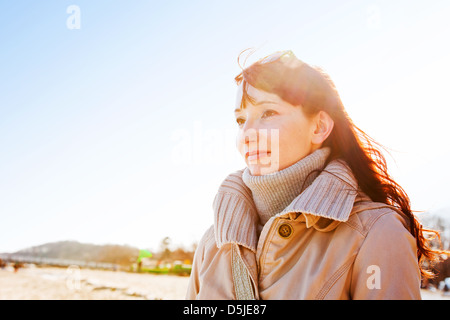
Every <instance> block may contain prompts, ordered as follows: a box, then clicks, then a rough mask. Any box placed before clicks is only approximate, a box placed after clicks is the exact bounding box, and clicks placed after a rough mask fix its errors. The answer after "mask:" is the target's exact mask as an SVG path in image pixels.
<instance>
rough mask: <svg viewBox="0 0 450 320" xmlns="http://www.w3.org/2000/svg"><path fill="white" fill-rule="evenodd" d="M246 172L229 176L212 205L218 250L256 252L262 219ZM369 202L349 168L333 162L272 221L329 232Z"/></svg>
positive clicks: (242, 171)
mask: <svg viewBox="0 0 450 320" xmlns="http://www.w3.org/2000/svg"><path fill="white" fill-rule="evenodd" d="M244 171H245V169H241V170H239V171H236V172H234V173H232V174H230V175H228V176H227V177H226V179H225V180H224V181H223V182H222V184H221V185H220V187H219V190H218V192H217V194H216V196H215V198H214V203H213V209H214V234H215V238H216V244H217V246H218V247H221V246H222V245H224V244H226V243H236V244H239V245H242V246H244V247H247V248H249V249H250V250H252V251H253V252H256V247H257V243H258V236H259V233H258V225H259V215H258V213H257V210H256V206H255V203H254V201H253V197H252V192H251V190H250V189H249V188H248V187H247V186H246V184H245V183H244V182H243V180H242V176H243V173H244ZM367 201H369V202H370V201H371V200H370V198H369V197H367V195H365V194H364V193H362V192H361V190H359V189H358V183H357V181H356V179H355V177H354V176H353V173H352V171H351V169H350V168H349V167H348V165H347V164H346V163H345V162H344V161H342V160H333V161H331V162H330V163H329V164H328V165H327V166H326V167H325V169H324V170H323V171H322V173H320V174H319V176H317V178H316V179H315V180H314V181H313V182H312V184H311V185H310V186H309V187H308V188H306V189H305V190H304V191H303V192H301V193H300V194H299V195H298V196H297V197H296V198H295V199H294V200H293V201H292V202H291V203H290V204H289V205H288V206H287V207H286V208H285V209H284V210H283V211H281V212H280V213H278V214H276V215H275V216H274V217H272V218H271V219H274V218H276V217H279V216H287V217H289V218H291V219H297V218H301V219H302V220H303V221H304V222H305V223H306V226H307V227H308V228H310V227H314V228H315V229H317V230H319V231H323V232H327V231H330V230H332V229H333V228H335V227H336V226H337V225H338V224H339V223H340V222H345V221H347V220H348V218H349V217H350V215H351V214H353V213H355V212H357V211H358V210H359V209H358V206H359V205H356V203H363V202H367ZM298 214H301V215H300V217H299V216H298ZM323 218H326V219H331V220H332V221H334V222H333V223H332V224H331V225H330V224H328V225H327V227H325V228H322V227H321V223H319V220H320V219H323Z"/></svg>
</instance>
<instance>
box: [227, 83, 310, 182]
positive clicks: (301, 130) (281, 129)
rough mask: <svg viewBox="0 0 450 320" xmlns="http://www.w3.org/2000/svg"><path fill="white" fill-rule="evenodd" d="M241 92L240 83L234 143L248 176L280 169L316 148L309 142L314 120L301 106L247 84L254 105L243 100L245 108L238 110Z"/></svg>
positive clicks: (241, 86)
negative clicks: (237, 127)
mask: <svg viewBox="0 0 450 320" xmlns="http://www.w3.org/2000/svg"><path fill="white" fill-rule="evenodd" d="M242 93H243V85H242V83H241V85H240V86H239V89H238V94H237V99H236V110H235V116H236V122H237V123H238V126H239V132H238V135H237V139H236V146H237V148H238V150H239V152H240V154H241V155H242V157H243V158H244V160H245V162H246V164H247V166H248V168H249V170H250V172H251V174H252V175H254V176H255V175H265V174H269V173H273V172H276V171H279V170H283V169H285V168H287V167H289V166H291V165H293V164H294V163H296V162H297V161H299V160H300V159H302V158H304V157H305V156H307V155H308V154H310V153H311V152H313V151H314V150H315V149H317V148H318V147H319V146H318V145H316V144H314V143H313V134H314V131H315V129H316V125H315V122H314V120H313V118H309V117H307V116H306V115H305V114H304V112H303V110H302V109H303V108H302V106H293V105H291V104H289V103H288V102H285V101H283V100H282V99H281V98H280V97H278V96H277V95H276V94H273V93H269V92H265V91H262V90H258V89H256V88H254V87H252V86H250V85H248V90H247V93H248V94H249V95H250V96H251V97H253V98H254V99H255V104H252V103H251V102H250V101H246V108H245V109H240V105H241V100H242Z"/></svg>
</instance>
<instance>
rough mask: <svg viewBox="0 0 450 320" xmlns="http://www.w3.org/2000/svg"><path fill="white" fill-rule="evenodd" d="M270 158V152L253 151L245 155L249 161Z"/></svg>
mask: <svg viewBox="0 0 450 320" xmlns="http://www.w3.org/2000/svg"><path fill="white" fill-rule="evenodd" d="M268 156H270V151H252V152H247V153H246V154H245V157H246V158H247V161H254V160H257V159H259V158H262V157H268Z"/></svg>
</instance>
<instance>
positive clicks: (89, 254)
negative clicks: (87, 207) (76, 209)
mask: <svg viewBox="0 0 450 320" xmlns="http://www.w3.org/2000/svg"><path fill="white" fill-rule="evenodd" d="M13 255H20V256H24V257H34V258H56V259H68V260H78V261H87V262H103V263H113V264H118V265H130V264H131V263H132V262H134V261H136V259H137V257H138V255H139V249H138V248H134V247H131V246H126V245H114V244H106V245H96V244H89V243H80V242H77V241H59V242H51V243H46V244H42V245H39V246H34V247H30V248H26V249H23V250H19V251H17V252H15V253H13Z"/></svg>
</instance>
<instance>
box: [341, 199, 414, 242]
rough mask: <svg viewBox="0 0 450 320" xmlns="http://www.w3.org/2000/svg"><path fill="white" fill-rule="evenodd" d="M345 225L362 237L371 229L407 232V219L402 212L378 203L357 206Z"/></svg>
mask: <svg viewBox="0 0 450 320" xmlns="http://www.w3.org/2000/svg"><path fill="white" fill-rule="evenodd" d="M346 224H347V225H348V226H350V227H352V228H353V229H355V230H356V231H358V232H359V233H361V235H362V236H364V237H365V236H367V234H368V233H369V232H370V230H372V229H373V228H381V229H386V231H395V230H404V229H407V230H409V228H408V219H407V217H406V215H405V214H404V213H403V212H401V211H400V210H399V209H397V208H394V207H393V206H390V205H387V204H384V203H378V202H367V203H365V204H363V205H358V207H357V208H356V209H355V213H354V214H352V215H350V217H349V219H348V220H347V222H346Z"/></svg>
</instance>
